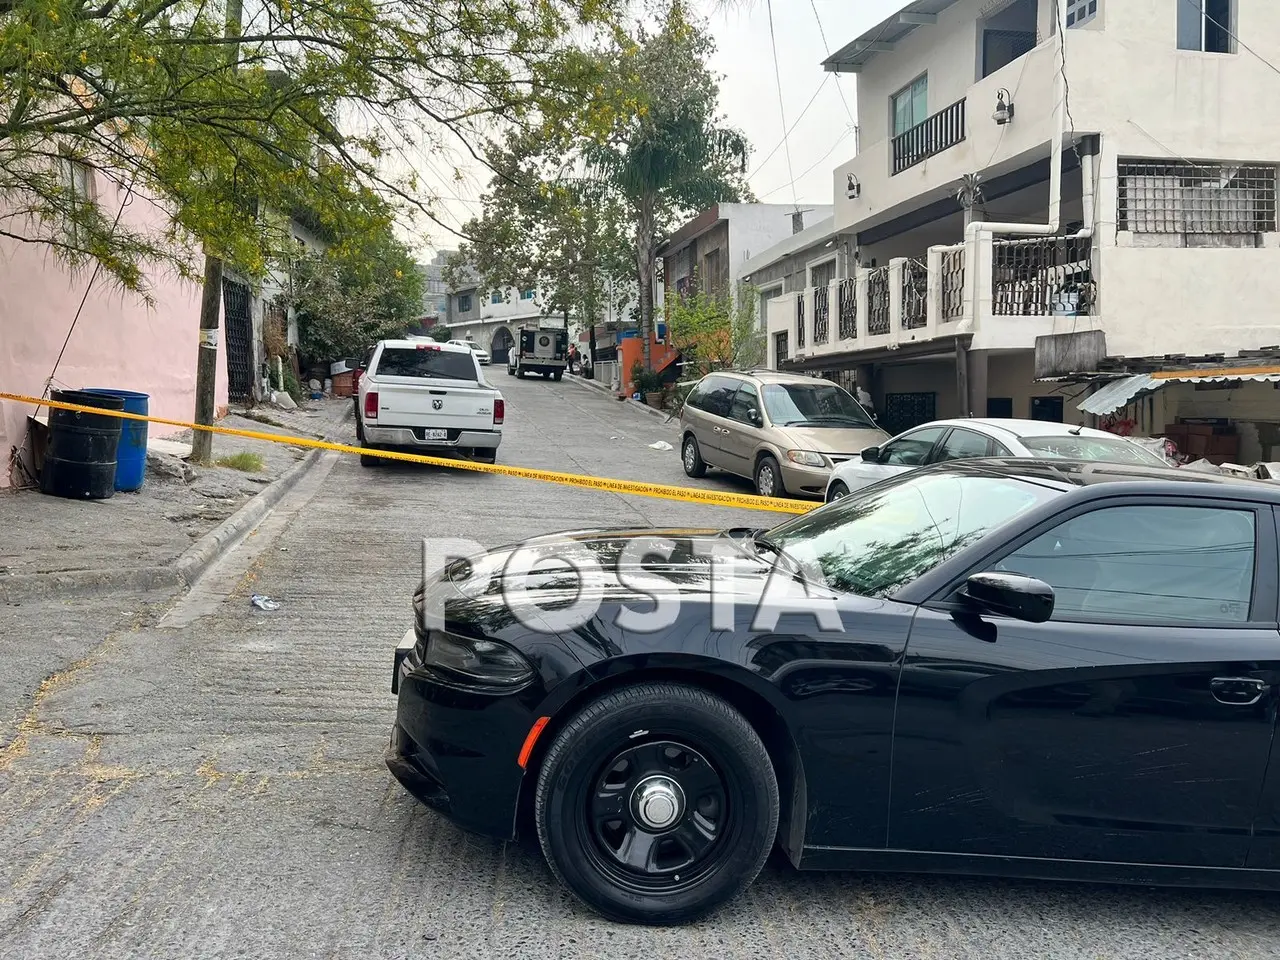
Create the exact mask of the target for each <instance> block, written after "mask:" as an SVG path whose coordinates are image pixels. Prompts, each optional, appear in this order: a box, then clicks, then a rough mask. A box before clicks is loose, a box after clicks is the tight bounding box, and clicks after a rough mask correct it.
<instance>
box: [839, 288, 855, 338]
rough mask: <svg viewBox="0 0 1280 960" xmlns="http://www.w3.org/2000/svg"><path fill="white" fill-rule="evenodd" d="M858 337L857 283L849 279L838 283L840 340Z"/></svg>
mask: <svg viewBox="0 0 1280 960" xmlns="http://www.w3.org/2000/svg"><path fill="white" fill-rule="evenodd" d="M857 336H858V281H857V280H855V279H853V277H850V278H849V279H847V280H841V281H840V339H841V340H853V339H854V338H856V337H857Z"/></svg>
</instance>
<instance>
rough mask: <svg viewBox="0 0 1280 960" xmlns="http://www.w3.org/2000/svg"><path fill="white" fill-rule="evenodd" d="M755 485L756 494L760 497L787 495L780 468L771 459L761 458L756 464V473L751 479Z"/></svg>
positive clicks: (775, 461) (776, 462)
mask: <svg viewBox="0 0 1280 960" xmlns="http://www.w3.org/2000/svg"><path fill="white" fill-rule="evenodd" d="M753 479H754V480H755V483H756V493H758V494H759V495H760V496H762V497H785V496H786V495H787V488H786V485H785V484H784V483H783V482H782V468H781V467H779V466H778V461H777V460H775V459H773V457H768V456H765V457H761V458H760V461H759V462H758V463H757V464H756V473H755V477H754V478H753Z"/></svg>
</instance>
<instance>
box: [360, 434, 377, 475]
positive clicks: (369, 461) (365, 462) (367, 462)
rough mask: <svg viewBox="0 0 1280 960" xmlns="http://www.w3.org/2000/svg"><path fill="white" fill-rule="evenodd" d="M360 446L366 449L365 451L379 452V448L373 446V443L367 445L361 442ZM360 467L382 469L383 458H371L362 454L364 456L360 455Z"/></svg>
mask: <svg viewBox="0 0 1280 960" xmlns="http://www.w3.org/2000/svg"><path fill="white" fill-rule="evenodd" d="M361 432H363V431H361ZM360 446H362V447H364V449H366V450H377V449H378V448H377V447H375V446H374V445H373V444H371V443H365V442H363V441H361V443H360ZM360 466H362V467H380V466H382V458H381V457H373V456H370V455H369V454H367V453H362V454H360Z"/></svg>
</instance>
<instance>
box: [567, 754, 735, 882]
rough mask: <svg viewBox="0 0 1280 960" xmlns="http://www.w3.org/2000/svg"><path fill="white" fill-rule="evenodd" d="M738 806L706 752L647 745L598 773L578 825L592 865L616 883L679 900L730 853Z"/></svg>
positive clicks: (612, 760)
mask: <svg viewBox="0 0 1280 960" xmlns="http://www.w3.org/2000/svg"><path fill="white" fill-rule="evenodd" d="M740 805H741V801H740V798H739V800H738V801H737V802H734V799H733V797H732V796H731V788H730V784H729V783H728V782H726V778H725V777H724V776H723V775H722V774H721V772H720V771H719V769H718V768H717V767H716V766H715V764H713V763H712V762H711V761H710V760H709V759H708V758H707V756H706V754H705V753H704V752H702V751H700V750H697V749H695V748H693V747H692V746H690V745H688V744H686V743H682V742H679V741H676V740H650V741H647V742H645V743H639V744H630V745H628V746H627V747H625V748H624V749H622V750H620V751H618V752H617V753H615V754H614V755H613V756H612V757H611V758H610V759H609V760H608V761H607V762H606V763H605V764H604V765H603V766H602V767H601V768H600V770H599V772H598V773H597V774H596V776H595V777H594V778H593V779H592V781H591V782H590V784H589V787H588V793H587V797H586V798H585V804H584V807H585V809H584V810H583V816H582V817H581V819H580V823H581V825H582V827H583V828H584V833H585V834H586V836H585V837H584V840H586V844H585V848H586V850H587V851H588V856H589V858H590V860H591V861H592V863H593V865H594V866H595V867H596V868H597V869H599V870H600V871H601V872H602V873H604V874H605V875H606V876H608V877H609V879H610V880H611V881H612V882H613V883H616V884H618V885H620V886H623V887H625V888H627V889H630V890H633V891H637V892H645V893H674V892H678V891H680V890H683V889H687V888H688V887H690V886H693V885H694V884H696V883H698V882H699V881H701V880H702V879H704V878H705V877H706V876H707V875H708V874H710V873H712V872H713V871H714V870H715V869H716V867H717V866H719V864H720V862H721V861H722V860H723V859H724V857H725V856H726V855H727V854H728V852H729V851H731V850H732V842H733V841H732V835H733V834H735V833H736V832H737V829H738V820H739V819H740V817H739V816H738V810H739V809H740Z"/></svg>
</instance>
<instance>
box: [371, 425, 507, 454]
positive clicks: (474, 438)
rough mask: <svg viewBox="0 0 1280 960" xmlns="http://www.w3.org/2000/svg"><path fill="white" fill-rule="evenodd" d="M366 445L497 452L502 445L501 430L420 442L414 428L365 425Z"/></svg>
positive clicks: (475, 431)
mask: <svg viewBox="0 0 1280 960" xmlns="http://www.w3.org/2000/svg"><path fill="white" fill-rule="evenodd" d="M364 439H365V443H372V444H376V445H379V446H388V447H422V448H424V449H431V448H439V449H453V448H455V447H479V448H480V449H482V450H497V449H498V445H499V444H500V443H502V431H501V430H460V431H458V432H457V434H456V435H455V437H454V438H453V439H448V440H419V439H418V436H417V434H416V433H415V432H414V428H413V427H380V426H374V425H372V424H368V423H366V424H365V425H364Z"/></svg>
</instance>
